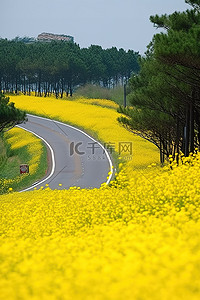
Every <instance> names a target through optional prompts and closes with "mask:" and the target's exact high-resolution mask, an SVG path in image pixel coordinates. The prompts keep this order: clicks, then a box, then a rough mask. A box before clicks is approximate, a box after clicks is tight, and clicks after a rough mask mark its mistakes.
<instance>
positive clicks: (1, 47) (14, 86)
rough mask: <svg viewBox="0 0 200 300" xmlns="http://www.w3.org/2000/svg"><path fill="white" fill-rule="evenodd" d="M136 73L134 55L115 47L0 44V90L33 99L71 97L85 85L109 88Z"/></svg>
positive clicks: (4, 41)
mask: <svg viewBox="0 0 200 300" xmlns="http://www.w3.org/2000/svg"><path fill="white" fill-rule="evenodd" d="M138 70H139V65H138V53H136V52H134V51H132V50H128V51H125V50H123V49H119V50H118V49H117V48H115V47H113V48H111V49H102V47H100V46H95V45H92V46H90V47H89V48H82V49H81V48H80V47H79V45H77V44H74V43H72V42H62V41H60V42H59V41H52V42H50V43H41V42H33V43H24V42H23V41H20V40H19V39H15V40H12V41H9V40H6V39H1V40H0V90H2V91H4V92H15V93H18V91H22V92H24V93H30V92H31V91H35V94H36V95H37V96H41V95H42V94H44V95H45V96H47V95H49V93H52V92H53V93H55V94H56V96H57V97H58V96H60V97H63V93H64V92H66V93H67V95H69V94H70V95H71V96H72V93H73V90H74V88H75V87H76V86H79V85H83V84H86V83H95V84H97V83H98V84H100V85H102V86H105V87H113V86H115V85H118V84H119V83H121V84H123V82H124V81H127V80H128V79H129V78H130V76H131V74H132V73H137V72H138Z"/></svg>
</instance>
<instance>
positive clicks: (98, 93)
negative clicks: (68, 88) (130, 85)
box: [73, 84, 130, 105]
mask: <svg viewBox="0 0 200 300" xmlns="http://www.w3.org/2000/svg"><path fill="white" fill-rule="evenodd" d="M73 97H74V98H75V99H76V98H79V97H85V98H91V99H108V100H112V101H114V102H116V103H117V104H119V105H123V104H124V87H123V86H117V87H114V88H110V89H108V88H104V87H101V86H100V85H93V84H86V85H84V86H82V87H79V88H78V89H77V90H76V91H75V93H74V96H73ZM127 105H130V103H129V99H127Z"/></svg>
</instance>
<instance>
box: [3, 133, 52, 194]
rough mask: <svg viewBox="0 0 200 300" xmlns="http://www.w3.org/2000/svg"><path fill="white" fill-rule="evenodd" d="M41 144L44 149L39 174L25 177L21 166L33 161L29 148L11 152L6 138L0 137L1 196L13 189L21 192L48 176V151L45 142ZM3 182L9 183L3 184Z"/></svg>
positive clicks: (25, 147)
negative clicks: (21, 172)
mask: <svg viewBox="0 0 200 300" xmlns="http://www.w3.org/2000/svg"><path fill="white" fill-rule="evenodd" d="M41 143H42V145H43V149H42V155H41V159H40V164H39V168H38V170H37V172H36V173H34V174H25V175H24V174H20V164H23V163H27V164H29V162H30V160H31V156H30V154H29V152H28V151H27V146H24V147H21V148H20V149H16V150H11V148H10V145H9V144H8V142H7V140H6V138H5V137H4V136H3V135H1V136H0V194H3V193H6V192H8V188H12V189H13V191H20V190H22V189H24V188H26V187H29V186H31V185H32V184H33V183H34V182H35V181H37V180H39V179H41V178H43V177H44V176H45V175H46V172H47V168H48V164H47V149H46V146H45V145H44V144H43V142H41ZM3 181H4V182H7V183H6V184H3ZM9 181H10V183H9Z"/></svg>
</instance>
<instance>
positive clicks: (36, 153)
mask: <svg viewBox="0 0 200 300" xmlns="http://www.w3.org/2000/svg"><path fill="white" fill-rule="evenodd" d="M5 139H6V141H7V143H8V144H9V145H10V149H11V151H12V150H13V151H15V152H16V151H19V155H18V167H19V165H20V164H23V163H27V164H28V165H29V172H30V175H34V174H36V173H37V171H38V167H39V163H40V160H41V156H42V152H43V145H42V142H41V140H40V139H38V138H37V137H35V136H34V135H33V134H31V133H29V132H27V131H25V130H23V129H20V128H12V129H11V130H9V131H7V132H6V133H5ZM22 148H25V149H26V152H27V156H26V161H23V160H22V158H21V157H20V151H21V149H22ZM25 176H26V175H21V176H20V175H19V173H18V174H15V176H14V178H2V179H0V191H1V192H8V191H9V192H11V191H12V186H13V185H15V186H16V185H17V184H19V183H20V182H21V181H23V180H24V178H25Z"/></svg>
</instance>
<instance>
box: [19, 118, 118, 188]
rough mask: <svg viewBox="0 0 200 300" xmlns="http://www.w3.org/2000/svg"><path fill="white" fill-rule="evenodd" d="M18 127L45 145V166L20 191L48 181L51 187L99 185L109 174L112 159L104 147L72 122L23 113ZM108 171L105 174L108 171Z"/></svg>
mask: <svg viewBox="0 0 200 300" xmlns="http://www.w3.org/2000/svg"><path fill="white" fill-rule="evenodd" d="M27 116H28V121H27V122H26V123H24V124H20V125H18V127H20V128H22V129H25V130H27V131H29V132H32V133H33V134H35V135H36V136H37V137H39V138H40V139H42V140H43V141H44V142H45V143H46V145H47V149H48V160H49V170H48V174H47V175H46V177H45V178H43V179H42V180H41V181H39V182H36V183H34V184H33V185H32V186H31V187H29V188H27V189H24V190H23V191H27V190H33V189H34V188H35V187H36V188H37V189H39V188H40V187H41V186H43V187H44V186H45V185H46V184H48V185H49V187H50V188H51V189H53V190H54V189H68V188H69V187H73V186H77V187H80V188H99V187H100V186H101V184H102V183H107V184H108V183H109V181H110V180H111V177H112V172H113V171H112V170H113V169H112V162H111V159H110V156H109V154H108V152H107V150H106V149H105V148H104V147H103V146H102V145H101V144H100V143H99V142H97V141H96V140H94V139H93V138H92V137H90V136H89V135H87V134H86V133H85V132H83V131H82V130H80V129H77V128H75V127H73V126H70V125H67V124H64V123H61V122H58V121H55V120H50V119H47V118H42V117H38V116H34V115H29V114H28V115H27ZM110 171H111V174H110V175H109V178H107V177H108V172H110Z"/></svg>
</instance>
